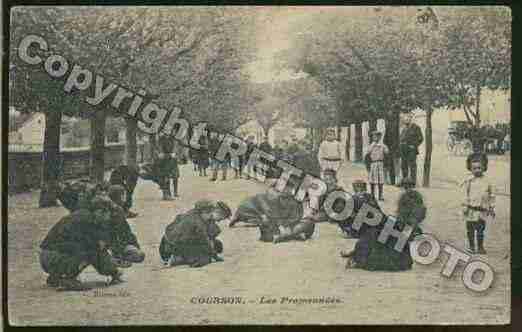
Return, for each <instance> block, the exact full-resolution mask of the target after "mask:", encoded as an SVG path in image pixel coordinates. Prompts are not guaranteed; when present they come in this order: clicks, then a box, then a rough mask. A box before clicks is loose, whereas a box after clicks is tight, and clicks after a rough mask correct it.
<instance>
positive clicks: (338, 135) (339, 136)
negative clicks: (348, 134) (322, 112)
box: [336, 123, 342, 142]
mask: <svg viewBox="0 0 522 332" xmlns="http://www.w3.org/2000/svg"><path fill="white" fill-rule="evenodd" d="M341 130H342V128H341V125H340V124H339V123H337V126H336V132H337V140H338V141H339V142H340V141H341Z"/></svg>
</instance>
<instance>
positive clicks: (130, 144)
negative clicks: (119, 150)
mask: <svg viewBox="0 0 522 332" xmlns="http://www.w3.org/2000/svg"><path fill="white" fill-rule="evenodd" d="M125 124H126V127H125V159H126V160H125V163H126V164H127V166H131V167H136V164H137V156H138V143H137V139H136V132H137V130H138V123H137V122H136V119H132V118H125Z"/></svg>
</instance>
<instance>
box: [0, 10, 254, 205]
mask: <svg viewBox="0 0 522 332" xmlns="http://www.w3.org/2000/svg"><path fill="white" fill-rule="evenodd" d="M253 18H254V17H253V16H252V15H251V14H250V12H248V11H246V10H245V9H243V8H233V7H232V8H231V7H228V8H226V9H224V8H221V7H184V8H172V7H171V8H168V7H152V8H145V7H113V8H100V7H53V8H51V7H39V8H32V7H17V8H14V9H13V10H12V11H11V23H12V24H11V39H10V43H11V48H10V62H11V64H12V72H13V75H11V82H10V86H11V90H10V104H11V105H12V106H14V107H15V108H16V109H17V110H19V111H21V112H44V113H45V114H46V130H45V137H44V153H43V173H42V175H43V176H42V191H41V196H40V206H41V207H47V206H53V205H56V196H57V189H58V180H59V175H60V169H59V165H60V162H59V146H60V123H61V117H62V115H63V114H66V115H69V116H76V117H83V118H88V119H89V120H90V122H91V177H92V179H93V180H95V181H102V180H103V175H104V169H105V167H104V154H103V151H104V140H105V139H104V138H105V130H106V121H107V117H109V116H111V117H119V116H122V114H119V113H118V112H110V111H111V108H110V106H109V105H108V104H107V103H101V104H99V105H98V106H96V107H93V106H91V105H89V104H87V103H85V101H84V98H85V96H87V95H89V96H92V95H93V91H94V85H95V84H94V83H92V84H91V87H90V88H89V89H87V90H85V91H82V92H80V91H73V92H72V93H68V94H66V93H64V91H63V84H64V82H63V81H60V80H52V79H51V78H50V77H49V76H48V75H47V73H45V71H44V70H43V68H42V67H40V66H29V65H27V64H25V63H23V61H22V60H21V59H19V58H18V56H17V51H18V49H17V46H18V44H19V42H20V40H21V39H22V38H23V37H25V36H26V35H28V34H38V35H40V36H42V37H43V38H44V39H45V40H46V41H47V42H48V43H49V48H50V49H49V51H48V52H47V54H44V56H45V55H49V54H51V53H53V52H55V53H58V54H61V55H63V56H65V57H66V58H67V59H68V60H69V62H70V63H71V64H72V63H76V64H79V65H80V66H82V67H83V68H88V69H90V70H92V71H93V72H96V73H99V74H102V75H103V76H104V77H105V79H106V82H107V81H109V82H114V83H117V84H119V85H122V86H125V87H127V88H130V89H131V90H133V91H141V92H142V93H143V94H144V95H145V99H148V100H149V101H150V100H155V101H156V102H157V103H158V104H159V105H162V107H165V108H167V109H172V108H173V107H174V106H176V107H179V108H181V109H182V110H183V111H184V116H185V117H186V118H188V119H189V120H191V121H193V122H196V121H202V120H205V121H209V122H212V124H213V127H214V128H215V129H218V130H222V131H231V130H234V129H235V128H237V127H238V126H239V125H241V124H242V123H244V122H245V121H247V117H246V116H244V115H243V114H244V112H240V111H242V110H244V109H245V108H246V105H249V103H251V100H252V94H251V93H250V92H249V91H250V89H247V88H246V87H247V83H248V80H249V78H248V76H247V75H245V73H244V71H242V70H241V69H242V67H243V65H244V64H245V63H246V62H247V61H251V59H252V57H253V50H254V49H253V48H252V47H251V45H250V40H249V38H248V36H249V34H251V33H252V31H251V27H252V26H253V24H251V22H252V20H253ZM44 53H45V52H44ZM65 77H67V75H65ZM105 84H107V83H105ZM107 99H110V100H112V99H111V98H107ZM124 109H125V108H124ZM125 121H126V142H127V151H126V156H127V160H126V163H127V164H128V165H135V164H136V154H137V143H136V135H137V127H138V126H137V123H136V120H135V119H134V118H125Z"/></svg>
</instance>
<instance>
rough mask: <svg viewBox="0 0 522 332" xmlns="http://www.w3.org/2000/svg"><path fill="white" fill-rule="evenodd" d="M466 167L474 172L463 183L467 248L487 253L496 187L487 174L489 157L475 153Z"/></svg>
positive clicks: (469, 158) (473, 251) (493, 215)
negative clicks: (488, 222) (488, 224)
mask: <svg viewBox="0 0 522 332" xmlns="http://www.w3.org/2000/svg"><path fill="white" fill-rule="evenodd" d="M466 167H467V169H468V170H469V171H470V172H471V173H472V175H471V176H470V177H468V178H467V179H466V180H464V182H463V183H462V185H461V186H462V187H463V189H464V202H463V206H464V210H463V215H464V220H465V221H466V229H467V236H468V243H469V246H468V248H467V249H468V251H469V252H470V253H478V254H481V255H485V254H486V249H485V248H484V232H485V230H486V223H487V221H488V220H491V219H493V218H494V217H495V194H494V187H493V185H492V183H491V181H490V179H489V178H488V177H487V176H486V175H485V172H486V171H487V169H488V159H487V157H486V155H485V154H482V153H473V154H471V155H470V156H469V157H468V159H467V160H466ZM475 235H476V239H477V241H476V243H477V247H476V246H475Z"/></svg>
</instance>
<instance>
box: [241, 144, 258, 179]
mask: <svg viewBox="0 0 522 332" xmlns="http://www.w3.org/2000/svg"><path fill="white" fill-rule="evenodd" d="M254 139H255V137H254V136H253V135H249V136H248V137H247V139H246V145H247V152H246V153H245V154H244V158H243V173H244V176H245V178H246V179H250V177H251V176H254V166H253V165H250V164H249V163H248V160H249V159H250V154H252V153H253V152H254V149H255V148H256V145H255V143H254Z"/></svg>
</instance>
